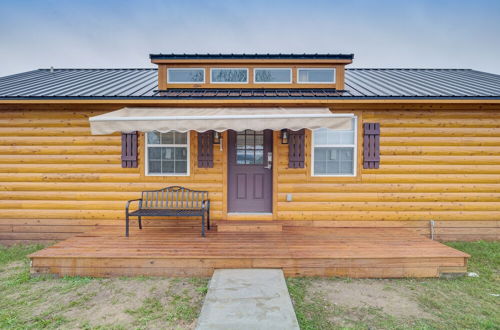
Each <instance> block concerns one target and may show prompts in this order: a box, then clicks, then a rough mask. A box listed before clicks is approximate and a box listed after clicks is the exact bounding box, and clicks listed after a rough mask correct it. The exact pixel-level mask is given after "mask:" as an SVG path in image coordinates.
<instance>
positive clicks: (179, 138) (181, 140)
mask: <svg viewBox="0 0 500 330" xmlns="http://www.w3.org/2000/svg"><path fill="white" fill-rule="evenodd" d="M174 137H175V140H174V143H175V144H186V143H187V133H180V132H175V134H174Z"/></svg>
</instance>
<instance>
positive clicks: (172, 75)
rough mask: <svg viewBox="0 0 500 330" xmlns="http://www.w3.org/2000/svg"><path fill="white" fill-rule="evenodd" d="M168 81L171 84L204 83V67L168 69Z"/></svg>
mask: <svg viewBox="0 0 500 330" xmlns="http://www.w3.org/2000/svg"><path fill="white" fill-rule="evenodd" d="M167 82H168V83H169V84H172V83H173V84H202V83H204V82H205V69H203V68H201V69H200V68H182V69H181V68H175V69H168V71H167Z"/></svg>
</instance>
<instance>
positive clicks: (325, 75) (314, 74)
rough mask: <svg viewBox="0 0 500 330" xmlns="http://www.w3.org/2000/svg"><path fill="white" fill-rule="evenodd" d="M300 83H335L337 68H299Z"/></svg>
mask: <svg viewBox="0 0 500 330" xmlns="http://www.w3.org/2000/svg"><path fill="white" fill-rule="evenodd" d="M298 79H299V82H300V83H334V82H335V69H299V70H298Z"/></svg>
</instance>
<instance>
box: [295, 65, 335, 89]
mask: <svg viewBox="0 0 500 330" xmlns="http://www.w3.org/2000/svg"><path fill="white" fill-rule="evenodd" d="M300 70H312V71H319V70H330V71H333V80H332V81H328V82H310V81H300ZM336 76H337V70H336V69H335V68H297V84H317V85H321V84H335V82H336V80H337V79H336Z"/></svg>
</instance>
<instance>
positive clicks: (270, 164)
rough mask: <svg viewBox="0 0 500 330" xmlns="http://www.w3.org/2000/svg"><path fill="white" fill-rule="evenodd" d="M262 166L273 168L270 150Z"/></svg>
mask: <svg viewBox="0 0 500 330" xmlns="http://www.w3.org/2000/svg"><path fill="white" fill-rule="evenodd" d="M264 168H267V169H268V170H270V169H271V168H273V153H272V152H268V153H267V165H266V166H264Z"/></svg>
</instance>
